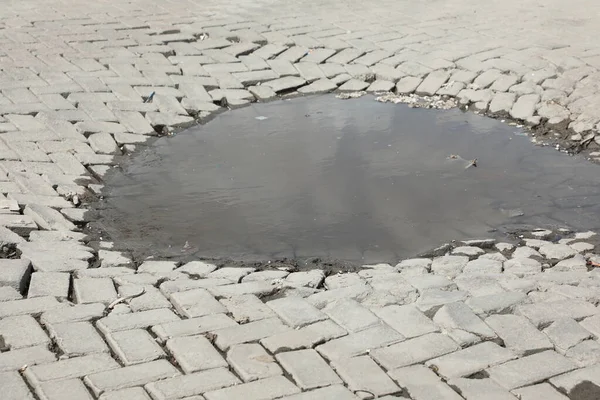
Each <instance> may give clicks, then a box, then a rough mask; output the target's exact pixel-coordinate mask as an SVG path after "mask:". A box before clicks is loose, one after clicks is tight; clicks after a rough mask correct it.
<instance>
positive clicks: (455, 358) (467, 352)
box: [425, 342, 543, 379]
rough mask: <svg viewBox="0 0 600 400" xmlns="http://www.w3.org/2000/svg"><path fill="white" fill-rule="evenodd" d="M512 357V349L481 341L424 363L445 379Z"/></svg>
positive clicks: (466, 373)
mask: <svg viewBox="0 0 600 400" xmlns="http://www.w3.org/2000/svg"><path fill="white" fill-rule="evenodd" d="M540 354H543V353H540ZM514 358H516V355H515V354H514V353H513V352H512V351H510V350H508V349H505V348H503V347H500V346H498V345H497V344H495V343H493V342H483V343H480V344H477V345H475V346H472V347H468V348H466V349H463V350H460V351H457V352H454V353H451V354H446V355H444V356H441V357H438V358H436V359H433V360H430V361H428V362H427V363H425V365H427V366H428V367H430V368H431V367H434V368H437V369H436V371H437V373H438V375H440V376H441V377H443V378H445V379H454V378H460V377H466V376H469V375H473V374H474V373H476V372H479V371H482V370H484V369H486V368H488V367H490V366H494V365H497V364H502V363H505V362H507V361H509V360H512V359H514Z"/></svg>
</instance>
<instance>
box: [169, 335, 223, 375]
mask: <svg viewBox="0 0 600 400" xmlns="http://www.w3.org/2000/svg"><path fill="white" fill-rule="evenodd" d="M167 349H168V350H169V352H170V353H171V354H172V355H173V356H174V357H175V359H176V360H177V363H178V364H179V365H180V366H181V368H182V369H183V371H184V372H185V373H186V374H191V373H193V372H197V371H203V370H207V369H212V368H219V367H225V368H227V362H226V361H225V359H224V358H223V357H222V356H221V355H220V354H219V352H218V351H217V350H216V349H215V348H214V347H213V345H212V344H211V343H210V342H209V341H208V339H206V338H205V337H204V336H185V337H175V338H172V339H169V340H168V341H167Z"/></svg>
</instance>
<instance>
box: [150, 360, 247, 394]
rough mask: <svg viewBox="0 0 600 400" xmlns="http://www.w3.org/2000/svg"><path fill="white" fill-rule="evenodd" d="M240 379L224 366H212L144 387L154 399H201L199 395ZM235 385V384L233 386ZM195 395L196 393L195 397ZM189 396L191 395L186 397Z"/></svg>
mask: <svg viewBox="0 0 600 400" xmlns="http://www.w3.org/2000/svg"><path fill="white" fill-rule="evenodd" d="M239 383H240V380H239V379H238V378H236V377H235V376H234V375H233V374H232V373H231V372H229V371H228V370H227V369H225V368H213V369H209V370H206V371H201V372H196V373H194V374H189V375H182V376H176V377H173V378H169V379H163V380H160V381H158V382H151V383H148V384H147V385H146V386H145V388H146V390H147V391H148V393H150V395H151V396H152V399H155V400H175V399H183V398H185V399H190V400H195V399H198V400H202V399H203V397H201V396H199V395H200V394H201V393H205V392H207V391H211V390H217V389H222V388H226V387H230V386H234V385H238V384H239ZM234 387H236V386H234ZM196 395H198V396H197V397H196ZM188 396H191V397H188Z"/></svg>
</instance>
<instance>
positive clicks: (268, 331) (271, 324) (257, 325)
mask: <svg viewBox="0 0 600 400" xmlns="http://www.w3.org/2000/svg"><path fill="white" fill-rule="evenodd" d="M287 331H291V328H290V327H288V326H286V325H284V324H283V323H281V321H279V319H277V318H268V319H263V320H260V321H255V322H249V323H247V324H244V325H238V326H232V327H230V328H223V329H218V330H215V331H213V333H214V334H215V335H217V338H216V340H215V345H217V347H218V348H219V349H221V350H223V351H225V350H227V349H229V348H230V347H231V346H233V345H235V344H239V343H247V342H253V341H256V340H259V339H263V338H265V337H267V336H270V335H273V334H276V333H281V332H287Z"/></svg>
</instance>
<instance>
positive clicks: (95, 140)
mask: <svg viewBox="0 0 600 400" xmlns="http://www.w3.org/2000/svg"><path fill="white" fill-rule="evenodd" d="M88 141H89V142H90V146H91V148H92V149H93V150H94V151H95V152H96V153H99V154H120V153H121V150H120V149H119V146H118V145H117V143H116V142H115V140H114V139H113V137H112V135H111V134H110V133H106V132H101V133H94V134H92V135H90V136H89V137H88Z"/></svg>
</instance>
